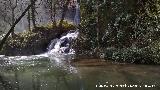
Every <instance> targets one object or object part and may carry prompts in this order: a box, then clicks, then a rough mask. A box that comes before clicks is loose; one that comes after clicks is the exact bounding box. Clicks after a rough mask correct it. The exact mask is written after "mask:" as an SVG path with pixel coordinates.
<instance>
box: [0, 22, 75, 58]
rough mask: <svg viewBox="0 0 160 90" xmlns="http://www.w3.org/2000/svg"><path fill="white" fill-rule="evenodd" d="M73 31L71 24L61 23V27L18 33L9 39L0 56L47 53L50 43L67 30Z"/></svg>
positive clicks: (45, 27) (40, 28)
mask: <svg viewBox="0 0 160 90" xmlns="http://www.w3.org/2000/svg"><path fill="white" fill-rule="evenodd" d="M73 29H75V27H74V25H73V24H69V23H67V22H65V21H64V22H63V27H62V28H61V30H60V28H59V27H49V24H48V25H46V26H39V27H36V29H32V30H30V31H29V30H28V31H25V32H22V33H18V34H16V35H15V36H13V37H11V36H10V37H9V38H8V39H7V41H6V43H5V44H4V46H3V49H2V51H1V52H0V54H4V55H7V56H15V55H35V54H41V53H44V52H46V51H47V47H48V45H49V44H50V41H51V40H52V39H54V38H57V37H58V36H59V35H61V34H63V33H65V32H67V31H68V30H73Z"/></svg>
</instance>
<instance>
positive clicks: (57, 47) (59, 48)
mask: <svg viewBox="0 0 160 90" xmlns="http://www.w3.org/2000/svg"><path fill="white" fill-rule="evenodd" d="M78 34H79V32H78V30H76V31H69V32H68V33H67V34H66V35H64V36H62V37H61V38H60V39H54V40H52V41H51V44H50V45H49V47H48V50H49V53H64V54H74V52H75V51H74V50H73V49H72V48H71V42H72V41H73V40H75V39H76V38H77V37H78Z"/></svg>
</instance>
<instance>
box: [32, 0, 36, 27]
mask: <svg viewBox="0 0 160 90" xmlns="http://www.w3.org/2000/svg"><path fill="white" fill-rule="evenodd" d="M31 5H32V6H31V12H32V13H31V14H32V24H33V27H34V28H36V17H35V10H36V8H35V0H31Z"/></svg>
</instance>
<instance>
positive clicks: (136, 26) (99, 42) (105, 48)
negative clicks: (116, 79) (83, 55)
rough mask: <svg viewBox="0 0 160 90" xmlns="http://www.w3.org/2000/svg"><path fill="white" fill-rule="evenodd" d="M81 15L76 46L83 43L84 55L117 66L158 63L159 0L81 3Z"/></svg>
mask: <svg viewBox="0 0 160 90" xmlns="http://www.w3.org/2000/svg"><path fill="white" fill-rule="evenodd" d="M81 15H82V22H81V27H82V29H81V36H80V38H79V42H77V43H81V44H82V43H85V45H84V44H83V45H82V46H81V47H80V48H83V49H84V51H89V52H88V53H95V54H96V55H98V56H96V57H99V54H98V53H99V52H103V53H105V59H106V60H113V61H118V62H129V63H138V64H139V63H143V64H159V63H160V51H159V48H160V46H159V42H160V40H159V38H160V37H159V36H160V0H123V1H122V0H98V1H97V0H83V1H81ZM79 52H80V51H79ZM81 52H83V51H82V50H81ZM94 56H95V55H94Z"/></svg>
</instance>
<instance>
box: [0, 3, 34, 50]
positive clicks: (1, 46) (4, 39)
mask: <svg viewBox="0 0 160 90" xmlns="http://www.w3.org/2000/svg"><path fill="white" fill-rule="evenodd" d="M35 1H36V0H35ZM35 1H34V2H35ZM31 6H32V3H31V4H30V5H29V6H28V7H27V8H26V9H25V10H24V12H23V13H22V14H21V16H20V17H19V18H18V19H16V21H15V22H14V24H13V25H12V27H11V28H10V30H9V31H8V33H7V34H6V35H5V37H4V38H3V39H2V41H1V43H0V50H2V48H3V44H4V43H5V42H6V40H7V38H8V36H9V35H10V33H11V32H12V31H13V30H14V28H15V26H16V25H17V23H18V22H19V21H20V20H21V19H22V18H23V17H24V16H25V14H26V12H27V11H28V10H29V9H30V8H31Z"/></svg>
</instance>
